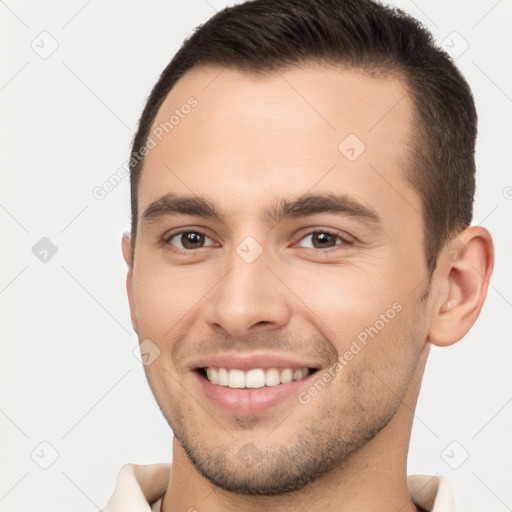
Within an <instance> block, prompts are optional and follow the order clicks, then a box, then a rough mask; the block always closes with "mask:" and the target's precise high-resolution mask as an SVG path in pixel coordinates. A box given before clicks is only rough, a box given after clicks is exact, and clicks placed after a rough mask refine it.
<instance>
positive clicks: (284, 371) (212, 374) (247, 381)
mask: <svg viewBox="0 0 512 512" xmlns="http://www.w3.org/2000/svg"><path fill="white" fill-rule="evenodd" d="M197 371H198V373H199V374H200V375H201V376H202V377H203V378H205V379H206V380H208V381H209V382H211V383H212V384H214V385H216V386H223V387H228V388H231V389H258V388H264V387H273V386H279V385H282V384H288V383H290V382H293V381H297V380H301V379H304V378H306V377H307V376H309V375H311V374H313V373H315V372H316V371H318V369H317V368H252V369H250V370H248V371H244V370H239V369H237V368H223V367H213V366H209V367H206V368H197Z"/></svg>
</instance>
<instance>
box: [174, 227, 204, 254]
mask: <svg viewBox="0 0 512 512" xmlns="http://www.w3.org/2000/svg"><path fill="white" fill-rule="evenodd" d="M206 240H209V241H210V242H211V239H210V238H209V237H207V236H206V235H205V234H204V233H201V232H200V231H182V232H181V233H176V234H174V235H172V236H171V237H169V238H168V240H167V243H169V244H170V245H172V246H174V247H177V248H179V249H186V250H194V249H201V248H202V247H204V246H205V242H206ZM210 245H211V244H210Z"/></svg>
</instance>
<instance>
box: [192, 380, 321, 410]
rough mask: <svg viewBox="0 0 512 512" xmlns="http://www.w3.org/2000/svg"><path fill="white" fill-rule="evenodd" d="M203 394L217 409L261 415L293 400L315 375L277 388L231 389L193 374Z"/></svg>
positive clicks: (279, 385)
mask: <svg viewBox="0 0 512 512" xmlns="http://www.w3.org/2000/svg"><path fill="white" fill-rule="evenodd" d="M194 373H195V374H196V378H197V379H199V383H200V386H201V389H202V391H203V393H204V394H205V395H206V396H207V397H208V398H209V399H210V400H211V401H212V402H213V403H214V404H215V405H217V406H218V407H220V408H221V409H223V410H225V411H227V412H229V413H232V414H245V415H254V414H260V413H263V412H265V411H267V410H269V409H271V408H272V407H275V406H276V405H278V404H280V403H282V402H283V401H284V400H286V399H289V398H292V397H293V398H295V399H296V400H297V402H298V401H299V399H298V394H299V392H300V390H301V389H303V388H304V387H305V386H306V385H308V383H309V379H310V378H311V377H312V376H313V375H314V374H315V373H316V372H314V373H311V374H309V375H307V376H306V377H303V378H302V379H299V380H294V381H292V382H288V383H287V384H278V385H277V386H264V387H262V388H256V389H250V388H249V389H247V388H246V389H232V388H229V387H227V386H219V385H217V384H212V383H211V382H210V381H209V380H208V379H207V378H206V377H203V376H202V375H201V374H199V372H194Z"/></svg>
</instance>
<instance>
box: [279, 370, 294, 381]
mask: <svg viewBox="0 0 512 512" xmlns="http://www.w3.org/2000/svg"><path fill="white" fill-rule="evenodd" d="M292 379H293V371H292V370H291V368H285V369H284V370H283V371H282V372H281V384H288V382H291V381H292Z"/></svg>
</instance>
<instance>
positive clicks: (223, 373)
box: [206, 368, 229, 386]
mask: <svg viewBox="0 0 512 512" xmlns="http://www.w3.org/2000/svg"><path fill="white" fill-rule="evenodd" d="M206 375H208V370H207V371H206ZM217 384H219V386H227V385H228V384H229V374H228V371H227V370H226V368H219V381H218V382H217Z"/></svg>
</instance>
